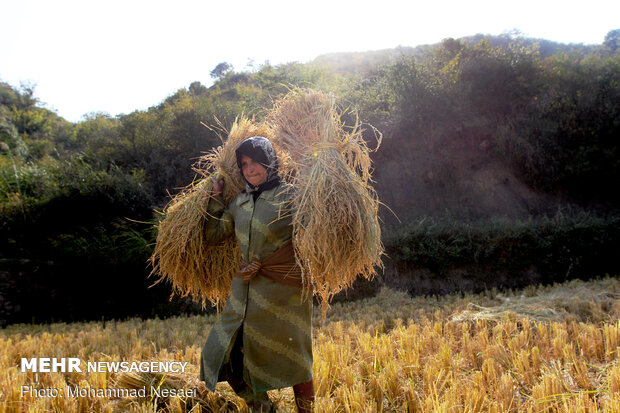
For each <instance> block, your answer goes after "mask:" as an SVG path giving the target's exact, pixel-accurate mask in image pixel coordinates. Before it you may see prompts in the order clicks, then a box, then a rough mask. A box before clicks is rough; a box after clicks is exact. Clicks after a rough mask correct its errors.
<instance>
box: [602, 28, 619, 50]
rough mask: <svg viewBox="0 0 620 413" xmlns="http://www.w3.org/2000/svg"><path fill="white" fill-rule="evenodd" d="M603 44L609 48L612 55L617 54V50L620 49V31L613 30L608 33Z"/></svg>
mask: <svg viewBox="0 0 620 413" xmlns="http://www.w3.org/2000/svg"><path fill="white" fill-rule="evenodd" d="M603 44H604V45H605V46H607V47H608V48H609V50H611V52H612V53H616V50H618V49H620V29H616V30H612V31H610V32H609V33H607V34H606V35H605V41H604V42H603Z"/></svg>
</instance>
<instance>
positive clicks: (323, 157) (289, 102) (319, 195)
mask: <svg viewBox="0 0 620 413" xmlns="http://www.w3.org/2000/svg"><path fill="white" fill-rule="evenodd" d="M268 121H269V123H270V124H271V125H272V127H273V129H274V133H275V138H274V139H275V141H276V142H277V144H278V145H279V146H281V147H282V148H283V149H284V150H285V151H287V152H288V153H289V154H290V155H291V157H292V158H293V160H294V161H295V162H296V164H297V166H298V168H299V171H300V174H299V175H298V176H297V178H296V181H295V187H296V194H295V198H294V200H293V202H294V206H295V208H296V212H295V215H294V217H293V240H294V245H295V252H296V257H297V261H298V262H299V264H300V265H301V266H302V269H303V270H304V277H305V281H306V284H307V285H308V286H311V287H312V288H313V290H314V294H315V295H317V296H318V298H319V300H320V302H321V306H322V311H323V314H324V315H325V313H326V311H327V309H328V307H329V301H330V300H331V298H332V297H333V296H334V294H337V293H338V292H340V291H342V290H343V289H346V288H349V287H351V285H352V284H353V281H355V279H356V278H357V277H358V276H359V277H363V278H366V279H370V278H371V277H372V276H373V275H374V274H375V267H376V266H381V265H382V264H381V255H382V254H383V246H382V244H381V230H380V226H379V221H378V206H379V201H378V199H377V196H376V192H375V191H374V190H373V188H372V186H371V185H370V182H371V162H370V156H369V152H370V150H369V148H368V146H367V144H366V142H365V141H364V140H363V139H362V130H361V129H360V127H359V122H358V121H357V120H356V123H355V125H354V126H353V127H352V128H349V129H348V130H345V127H344V125H343V123H342V121H341V113H340V112H339V110H338V108H337V106H336V103H335V98H334V96H332V95H330V94H326V93H323V92H319V91H314V90H310V89H294V90H292V91H291V92H290V93H289V94H288V95H286V96H285V97H284V98H283V99H282V100H280V101H279V102H277V103H276V105H275V106H274V108H273V110H272V111H271V112H270V113H269V115H268ZM379 139H380V137H379Z"/></svg>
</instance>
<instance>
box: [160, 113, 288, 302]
mask: <svg viewBox="0 0 620 413" xmlns="http://www.w3.org/2000/svg"><path fill="white" fill-rule="evenodd" d="M257 135H258V136H264V137H267V138H271V137H272V131H271V129H270V128H269V127H268V126H267V125H265V124H255V123H254V122H253V120H250V119H248V118H246V117H241V119H237V120H235V123H234V124H233V125H232V127H231V128H230V132H229V133H228V139H227V140H226V141H225V142H223V145H222V146H220V147H218V148H216V149H214V150H212V151H211V152H209V153H208V154H207V155H205V156H203V157H202V158H201V159H200V161H199V163H198V164H197V167H196V168H195V170H196V172H198V173H199V174H200V175H202V179H199V180H197V181H195V182H194V183H192V184H190V185H189V186H188V187H187V188H185V189H184V190H183V191H181V192H180V193H179V194H178V195H177V196H175V197H174V199H173V200H172V201H171V202H170V203H169V204H168V206H167V207H166V208H165V209H164V214H165V218H164V219H163V220H162V221H161V222H159V224H158V227H157V230H158V233H157V240H156V243H155V249H154V252H153V255H152V256H151V264H152V266H153V271H152V272H151V274H158V276H159V279H158V281H157V282H160V281H162V280H167V281H169V282H170V283H171V284H172V290H173V294H175V293H177V294H179V295H181V296H183V297H186V296H188V295H190V296H191V297H192V299H194V300H195V301H198V302H201V303H202V305H203V307H204V306H205V305H206V301H209V302H211V304H212V305H214V306H217V307H218V309H220V308H221V306H222V305H223V303H224V301H225V299H226V297H228V295H229V294H230V285H231V282H232V278H233V276H234V274H235V273H236V271H237V270H238V267H239V262H240V260H241V254H240V251H239V247H238V244H237V240H236V239H235V237H234V236H232V237H230V238H228V239H226V240H225V241H223V242H222V243H220V244H215V245H214V244H212V243H209V241H208V240H207V239H206V237H205V234H206V231H205V225H206V223H207V220H208V219H215V218H213V217H209V216H208V214H207V212H206V208H207V204H208V200H209V198H210V196H211V195H210V194H211V189H212V187H213V183H212V181H211V179H210V177H211V176H215V177H217V178H218V179H223V180H224V194H223V196H224V201H225V202H226V204H228V203H230V202H231V201H232V200H233V199H234V198H235V197H236V196H237V195H238V194H239V193H240V192H241V191H242V190H243V189H244V188H245V181H244V180H243V177H242V176H241V174H240V173H239V168H238V167H237V159H236V156H235V149H236V148H237V147H238V146H239V144H240V143H241V142H243V141H244V140H245V139H247V138H249V137H252V136H257ZM282 164H283V167H282V170H283V171H286V168H287V167H286V165H287V164H288V162H286V160H283V162H282Z"/></svg>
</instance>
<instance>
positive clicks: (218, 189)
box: [211, 176, 224, 197]
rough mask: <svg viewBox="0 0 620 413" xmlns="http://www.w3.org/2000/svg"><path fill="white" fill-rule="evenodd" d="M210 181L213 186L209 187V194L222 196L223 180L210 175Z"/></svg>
mask: <svg viewBox="0 0 620 413" xmlns="http://www.w3.org/2000/svg"><path fill="white" fill-rule="evenodd" d="M211 182H213V187H212V188H211V196H212V197H217V196H222V193H223V192H224V180H223V179H217V178H215V177H213V176H212V177H211Z"/></svg>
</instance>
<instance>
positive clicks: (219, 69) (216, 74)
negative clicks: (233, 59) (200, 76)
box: [210, 62, 233, 80]
mask: <svg viewBox="0 0 620 413" xmlns="http://www.w3.org/2000/svg"><path fill="white" fill-rule="evenodd" d="M231 70H233V66H232V65H231V64H230V63H228V62H222V63H218V65H217V66H215V68H214V69H213V70H212V71H211V73H210V75H211V77H212V78H213V79H220V80H221V79H222V78H223V77H224V76H226V74H227V73H228V72H230V71H231Z"/></svg>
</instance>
